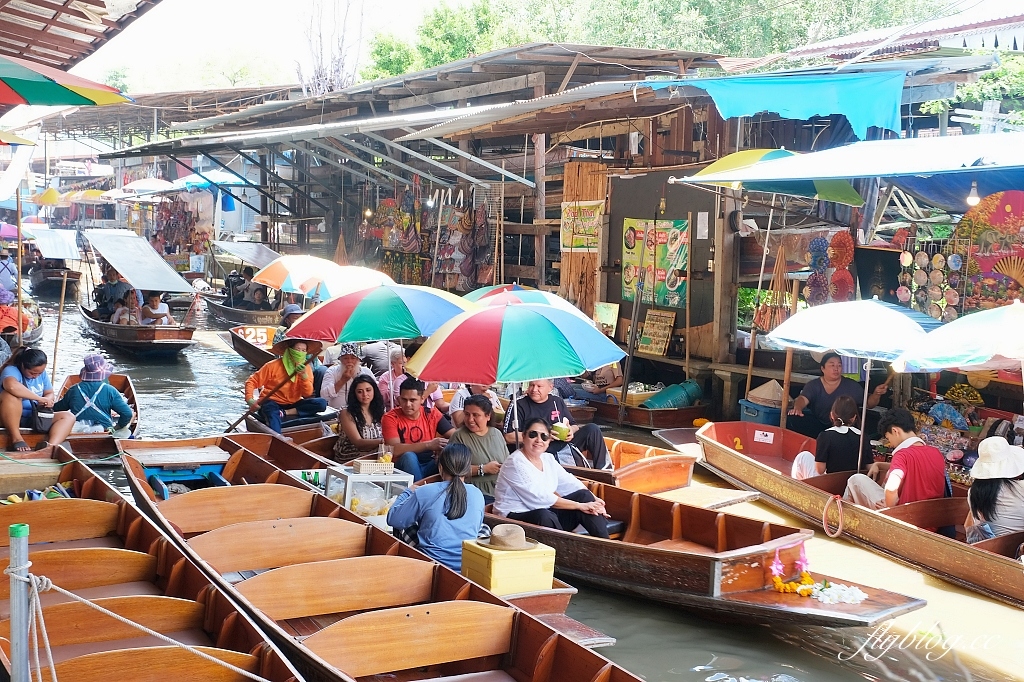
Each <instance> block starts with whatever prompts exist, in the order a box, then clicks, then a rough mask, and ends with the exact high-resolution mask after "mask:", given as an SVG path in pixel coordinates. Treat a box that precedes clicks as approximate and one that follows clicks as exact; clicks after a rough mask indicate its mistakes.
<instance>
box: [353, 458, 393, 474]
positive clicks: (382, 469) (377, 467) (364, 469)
mask: <svg viewBox="0 0 1024 682" xmlns="http://www.w3.org/2000/svg"><path fill="white" fill-rule="evenodd" d="M352 470H353V471H355V472H356V473H357V474H384V475H390V474H393V473H395V463H394V462H373V461H370V460H365V459H357V460H355V461H353V462H352Z"/></svg>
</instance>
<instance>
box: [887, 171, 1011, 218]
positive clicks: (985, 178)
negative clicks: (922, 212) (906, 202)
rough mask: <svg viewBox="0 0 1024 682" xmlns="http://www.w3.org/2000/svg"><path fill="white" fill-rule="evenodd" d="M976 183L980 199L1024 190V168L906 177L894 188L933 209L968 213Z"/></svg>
mask: <svg viewBox="0 0 1024 682" xmlns="http://www.w3.org/2000/svg"><path fill="white" fill-rule="evenodd" d="M972 181H974V182H977V183H978V195H979V196H983V197H987V196H988V195H989V194H995V193H996V192H1005V191H1006V190H1009V189H1024V168H1011V169H1001V168H993V169H985V168H981V169H979V170H978V172H976V173H952V174H948V175H933V176H931V177H927V178H925V177H916V176H912V175H902V176H900V177H898V178H894V179H893V184H895V185H896V186H897V187H899V188H900V189H902V190H903V191H904V192H906V193H907V194H910V195H913V196H914V197H915V198H917V199H921V200H923V201H925V202H927V203H928V204H930V205H932V206H938V207H939V208H942V209H945V210H947V211H952V212H953V213H966V212H967V210H968V209H970V206H968V205H967V195H968V194H970V192H971V182H972Z"/></svg>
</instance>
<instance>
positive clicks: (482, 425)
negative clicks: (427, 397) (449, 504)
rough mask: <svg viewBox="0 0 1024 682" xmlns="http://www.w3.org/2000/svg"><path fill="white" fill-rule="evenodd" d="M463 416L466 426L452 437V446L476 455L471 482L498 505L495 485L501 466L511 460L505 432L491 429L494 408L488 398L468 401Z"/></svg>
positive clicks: (471, 470)
mask: <svg viewBox="0 0 1024 682" xmlns="http://www.w3.org/2000/svg"><path fill="white" fill-rule="evenodd" d="M459 414H461V415H463V417H464V423H463V425H462V426H461V427H459V428H458V429H456V430H455V433H453V434H452V438H451V442H452V443H461V444H463V445H465V446H466V447H468V448H469V451H470V452H472V453H473V462H472V468H471V469H470V476H471V477H472V478H470V479H469V482H470V483H471V484H473V485H475V486H476V487H477V488H479V489H480V492H482V493H483V494H484V499H486V500H487V503H488V504H490V503H491V502H493V501H494V485H495V483H497V481H498V472H500V471H501V463H502V462H504V461H505V459H506V458H507V457H508V448H507V447H506V446H505V438H504V437H503V436H502V435H501V431H499V430H498V429H496V428H494V427H492V426H490V422H491V415H492V414H493V405H492V404H491V400H490V399H489V398H488V397H487V396H486V395H471V396H469V397H468V398H466V401H465V403H464V404H463V405H462V409H461V410H459Z"/></svg>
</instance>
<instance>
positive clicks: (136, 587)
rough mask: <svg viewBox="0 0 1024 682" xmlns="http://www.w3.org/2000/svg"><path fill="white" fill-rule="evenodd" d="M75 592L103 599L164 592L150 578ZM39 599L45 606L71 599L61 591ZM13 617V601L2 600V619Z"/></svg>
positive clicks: (0, 604)
mask: <svg viewBox="0 0 1024 682" xmlns="http://www.w3.org/2000/svg"><path fill="white" fill-rule="evenodd" d="M75 594H77V595H78V596H79V597H85V598H86V599H93V600H95V599H103V598H104V597H127V596H133V595H154V596H156V595H161V594H163V592H162V591H161V590H160V588H159V587H157V586H156V585H154V584H153V583H151V582H149V581H148V580H139V581H135V582H127V583H116V584H112V585H100V586H98V587H86V588H82V589H77V590H75ZM39 601H40V603H41V604H42V605H43V607H44V608H45V607H47V606H53V605H54V604H63V603H65V602H68V601H70V599H69V598H68V597H65V596H64V595H63V594H61V593H59V592H43V593H42V594H40V595H39ZM10 617H11V602H10V600H9V599H2V600H0V619H2V618H10Z"/></svg>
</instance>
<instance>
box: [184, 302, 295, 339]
mask: <svg viewBox="0 0 1024 682" xmlns="http://www.w3.org/2000/svg"><path fill="white" fill-rule="evenodd" d="M203 300H204V301H206V309H207V310H209V311H210V314H211V315H213V316H214V317H216V318H217V319H218V320H222V321H224V322H227V323H229V324H242V325H273V326H274V327H275V328H276V327H277V325H278V324H279V323H280V322H281V311H280V310H244V309H242V308H232V307H231V306H228V305H224V304H223V303H221V302H218V301H215V300H213V299H211V298H209V297H207V296H205V295H204V296H203ZM271 338H273V336H271Z"/></svg>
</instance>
